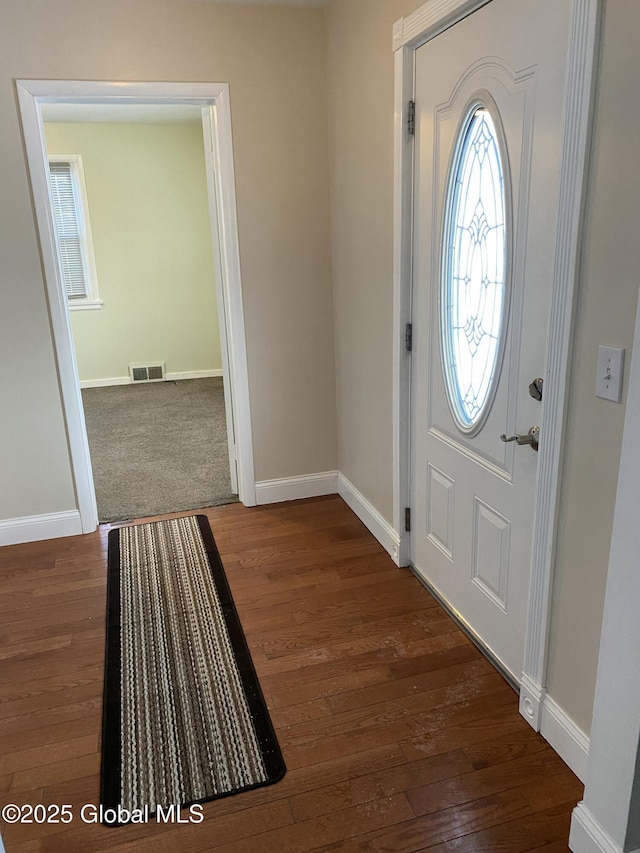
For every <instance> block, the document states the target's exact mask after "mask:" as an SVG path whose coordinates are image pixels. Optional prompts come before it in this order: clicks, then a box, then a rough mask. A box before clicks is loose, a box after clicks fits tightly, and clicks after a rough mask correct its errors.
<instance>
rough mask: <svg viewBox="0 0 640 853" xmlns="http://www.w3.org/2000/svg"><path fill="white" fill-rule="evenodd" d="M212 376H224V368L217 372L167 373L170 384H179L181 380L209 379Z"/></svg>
mask: <svg viewBox="0 0 640 853" xmlns="http://www.w3.org/2000/svg"><path fill="white" fill-rule="evenodd" d="M212 376H222V368H221V367H220V368H218V369H216V370H188V371H187V372H186V373H166V374H165V379H166V380H167V381H168V382H177V381H178V380H179V379H209V378H210V377H212Z"/></svg>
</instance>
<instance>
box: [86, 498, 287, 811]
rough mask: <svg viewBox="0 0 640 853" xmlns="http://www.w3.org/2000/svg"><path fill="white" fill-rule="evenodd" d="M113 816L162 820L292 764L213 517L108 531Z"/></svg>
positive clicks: (107, 721)
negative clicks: (136, 813)
mask: <svg viewBox="0 0 640 853" xmlns="http://www.w3.org/2000/svg"><path fill="white" fill-rule="evenodd" d="M107 598H108V602H107V651H106V671H105V695H104V713H103V739H102V783H101V784H102V790H101V804H102V806H103V808H104V809H116V808H118V807H120V810H122V809H126V810H127V811H129V812H131V811H133V810H137V809H140V810H145V809H146V810H147V811H148V812H149V813H152V814H153V813H154V812H156V810H157V808H158V806H161V807H162V808H163V809H164V808H165V807H167V806H171V805H178V804H179V805H181V806H185V805H191V804H193V803H196V802H204V801H206V800H211V799H215V798H217V797H223V796H226V795H228V794H235V793H238V792H240V791H244V790H247V789H249V788H256V787H259V786H261V785H269V784H271V783H273V782H277V781H278V780H279V779H281V778H282V777H283V776H284V773H285V766H284V762H283V759H282V755H281V753H280V748H279V746H278V742H277V740H276V737H275V733H274V731H273V726H272V724H271V720H270V719H269V713H268V711H267V707H266V704H265V701H264V698H263V696H262V691H261V690H260V685H259V683H258V679H257V676H256V673H255V669H254V667H253V663H252V661H251V656H250V654H249V650H248V648H247V644H246V640H245V638H244V634H243V631H242V627H241V625H240V621H239V619H238V615H237V613H236V609H235V605H234V603H233V599H232V597H231V593H230V591H229V586H228V584H227V579H226V577H225V573H224V569H223V567H222V563H221V561H220V556H219V554H218V550H217V548H216V545H215V542H214V539H213V535H212V533H211V529H210V527H209V523H208V521H207V518H206V517H205V516H203V515H202V516H190V517H188V518H177V519H172V520H169V521H157V522H151V523H148V524H136V525H131V526H128V527H122V528H119V529H117V530H112V531H111V532H110V533H109V579H108V593H107Z"/></svg>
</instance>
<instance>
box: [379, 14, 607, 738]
mask: <svg viewBox="0 0 640 853" xmlns="http://www.w3.org/2000/svg"><path fill="white" fill-rule="evenodd" d="M489 2H492V0H428V2H427V3H425V4H424V5H423V6H421V7H420V8H419V9H417V10H416V11H415V12H414V13H413V14H412V15H410V16H408V17H406V18H402V19H400V20H399V21H397V22H396V23H395V25H394V27H393V50H394V53H395V96H394V111H395V129H394V259H393V282H394V283H393V290H394V297H393V315H394V341H393V413H394V429H393V452H394V484H393V502H394V519H393V521H394V526H395V528H396V530H397V531H398V534H399V539H400V547H399V555H398V556H399V564H400V565H407V564H408V562H409V534H407V533H405V532H404V508H405V507H407V506H409V505H410V504H409V494H410V491H409V490H410V432H409V430H410V413H411V356H410V353H407V352H406V350H405V341H404V338H405V327H406V324H407V323H410V322H411V289H412V275H413V269H412V258H413V242H412V241H413V233H412V232H413V222H412V211H413V163H414V160H413V158H414V151H413V148H414V146H413V137H412V136H410V135H409V133H408V131H407V118H408V104H409V101H412V100H414V96H415V95H414V93H415V83H414V68H415V52H416V50H417V49H418V48H419V47H421V46H422V45H424V44H426V43H427V42H428V41H430V40H431V39H432V38H435V37H436V36H437V35H439V34H440V33H442V32H443V31H444V30H446V29H448V28H449V27H451V26H453V25H454V24H456V23H458V22H459V21H461V20H463V19H464V18H466V17H467V16H468V15H471V14H472V13H473V12H475V11H477V10H478V9H480V8H481V7H482V6H485V5H487V3H489ZM600 6H601V0H572V2H571V23H570V35H569V49H568V64H567V75H568V76H567V80H566V91H567V103H566V110H565V124H564V128H563V143H562V165H561V177H560V206H559V218H558V229H557V243H556V250H555V262H554V276H553V289H552V298H551V323H550V329H549V347H548V350H547V358H546V363H547V370H546V378H545V385H544V407H543V413H542V421H541V424H540V426H541V438H542V441H541V444H540V454H539V463H538V465H539V467H538V479H537V484H536V503H535V506H536V509H535V519H534V520H533V524H534V534H533V556H532V566H531V583H530V589H529V605H528V616H527V626H526V641H525V658H524V662H523V673H522V681H521V686H520V712H521V713H522V715H523V716H524V717H525V719H526V720H527V721H528V722H529V723H530V724H531V726H533V727H534V728H535V729H536V731H539V730H540V716H541V710H542V702H543V699H544V696H545V686H546V669H547V649H548V642H549V627H550V604H551V587H552V581H553V566H554V560H555V539H556V524H557V517H558V508H559V499H560V486H561V468H562V444H563V437H564V422H565V413H566V399H567V393H568V388H569V371H570V366H571V365H570V362H571V351H572V339H573V317H574V307H575V295H576V292H577V282H578V275H579V263H580V249H581V233H582V222H583V215H584V201H585V185H586V178H587V168H588V159H589V148H590V139H591V122H592V112H593V92H594V87H595V68H596V58H597V45H598V36H599V31H600Z"/></svg>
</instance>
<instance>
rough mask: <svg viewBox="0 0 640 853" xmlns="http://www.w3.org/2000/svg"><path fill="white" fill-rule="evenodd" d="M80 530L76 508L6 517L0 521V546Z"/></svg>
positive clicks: (39, 539) (80, 525)
mask: <svg viewBox="0 0 640 853" xmlns="http://www.w3.org/2000/svg"><path fill="white" fill-rule="evenodd" d="M82 532H83V531H82V522H81V520H80V512H79V511H78V510H77V509H74V510H69V511H68V512H51V513H47V514H45V515H28V516H24V517H22V518H8V519H6V520H5V521H0V546H3V545H19V544H21V543H22V542H40V541H41V540H43V539H59V538H60V537H61V536H78V535H79V534H81V533H82Z"/></svg>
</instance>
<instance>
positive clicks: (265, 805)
mask: <svg viewBox="0 0 640 853" xmlns="http://www.w3.org/2000/svg"><path fill="white" fill-rule="evenodd" d="M204 512H205V513H206V515H207V516H208V517H209V519H210V522H211V527H212V530H213V533H214V536H215V538H216V542H217V544H218V547H219V550H220V553H221V556H222V559H223V562H224V565H225V569H226V572H227V575H228V578H229V583H230V586H231V589H232V592H233V595H234V598H235V601H236V605H237V608H238V611H239V614H240V618H241V620H242V623H243V626H244V629H245V633H246V636H247V640H248V643H249V646H250V648H251V652H252V655H253V659H254V662H255V666H256V669H257V672H258V676H259V678H260V681H261V684H262V687H263V690H264V693H265V697H266V700H267V703H268V705H269V708H270V711H271V715H272V719H273V723H274V725H275V728H276V731H277V735H278V739H279V742H280V745H281V747H282V751H283V754H284V757H285V761H286V764H287V768H288V772H287V775H286V776H285V778H284V780H283V781H282V782H280V783H278V784H276V785H274V786H271V787H268V788H261V789H258V790H255V791H250V792H247V793H245V794H241V795H238V796H234V797H230V798H227V799H222V800H218V801H216V802H211V803H207V804H205V805H204V806H203V812H204V820H203V822H202V823H200V824H189V823H186V824H181V825H176V824H169V825H162V824H158V823H156V822H155V821H152V822H150V823H148V824H145V825H128V826H123V827H119V828H105V827H102V826H100V825H96V824H91V823H88V824H85V823H83V822H82V821H81V819H80V808H81V806H82V805H84V804H94V805H95V804H97V803H98V796H99V775H98V774H99V768H100V730H101V713H102V679H103V655H104V619H105V589H106V549H107V533H108V530H109V527H107V526H105V527H102V528H101V529H100V530H99V531H98V532H96V533H95V534H90V535H87V536H82V537H73V538H68V539H58V540H52V541H48V542H39V543H32V544H29V545H15V546H11V547H7V548H2V549H0V806H4V805H5V804H7V803H16V804H18V805H21V804H31V805H36V804H42V805H44V806H50V805H53V804H57V805H64V804H69V805H70V806H71V807H72V810H73V815H74V819H73V821H72V822H71V823H69V824H61V823H58V824H44V825H41V824H35V823H32V824H15V825H8V824H6V823H2V822H1V821H0V833H1V834H2V837H3V839H4V843H5V847H6V851H7V853H37V852H38V853H39V851H52V853H53V851H64V853H73V851H83V853H91V851H95V852H96V853H97V851H107V850H108V851H115V853H133V852H134V851H146V850H149V851H154V853H155V851H158V852H159V853H162V851H167V853H168V851H171V852H172V853H174V851H178V853H197V851H210V850H215V851H224V853H232V851H233V852H234V853H236V851H237V853H254V851H255V853H270V852H271V851H273V853H296V851H309V850H331V851H393V853H403V851H405V853H412V851H426V850H428V851H430V853H444V851H457V853H472V851H473V853H479V851H480V853H524V851H530V852H531V853H534V851H536V853H559V851H566V850H568V847H567V845H566V839H567V838H568V833H569V820H570V815H571V810H572V809H573V807H574V806H575V804H576V802H577V801H578V800H579V799H580V797H581V793H582V787H581V785H580V783H579V781H578V780H577V779H576V778H575V776H573V774H572V773H571V772H570V771H569V770H568V769H567V767H566V766H565V765H564V764H563V763H562V761H560V759H559V758H558V757H557V756H556V754H555V753H554V752H553V751H552V750H551V748H550V747H549V746H548V745H547V744H546V742H545V741H544V740H543V739H542V738H541V737H540V736H539V735H536V734H535V733H534V732H533V731H532V730H531V729H530V728H529V726H528V725H527V724H526V723H525V722H524V720H523V719H522V718H521V717H520V716H519V714H518V703H517V699H516V695H515V693H514V692H513V690H512V689H511V688H510V687H509V686H508V685H507V684H506V682H505V681H504V680H503V679H502V677H501V676H500V675H499V674H498V673H497V672H496V671H495V670H494V669H493V667H492V666H491V665H490V664H489V662H488V661H487V660H486V659H485V658H484V657H483V656H482V655H481V654H480V653H479V652H478V651H477V649H476V648H475V647H474V646H473V645H472V644H471V643H470V642H469V640H468V639H467V638H466V636H465V635H464V634H463V633H462V632H461V631H459V630H458V629H457V627H456V625H455V624H454V623H453V622H452V621H451V620H450V619H449V618H448V616H447V615H446V614H445V613H444V611H443V610H442V609H441V607H440V606H439V605H438V604H437V603H436V602H435V601H434V599H433V598H431V596H430V595H429V594H428V593H427V592H426V590H425V589H424V588H423V587H422V586H421V584H419V582H418V581H417V580H416V579H415V578H414V577H413V576H412V574H411V573H410V572H409V571H406V570H400V569H397V568H395V567H394V565H393V563H392V561H391V559H390V558H389V557H388V555H387V554H386V552H385V551H384V550H383V549H382V548H381V547H380V545H379V544H378V543H377V542H376V541H375V540H374V539H373V537H372V536H371V535H370V534H369V533H368V531H367V530H366V529H365V527H364V526H363V525H362V524H361V523H360V521H359V520H358V519H357V518H356V517H355V516H354V515H353V513H352V512H351V511H350V510H349V509H348V507H347V506H346V505H345V504H344V503H343V502H342V501H341V499H340V498H338V497H329V498H316V499H313V500H308V501H296V502H294V503H289V504H278V505H272V506H267V507H259V508H253V509H247V508H245V507H243V506H241V505H239V504H238V505H234V506H229V507H223V508H211V509H208V510H204ZM183 815H185V813H183ZM184 819H186V818H184Z"/></svg>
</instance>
